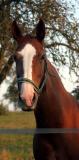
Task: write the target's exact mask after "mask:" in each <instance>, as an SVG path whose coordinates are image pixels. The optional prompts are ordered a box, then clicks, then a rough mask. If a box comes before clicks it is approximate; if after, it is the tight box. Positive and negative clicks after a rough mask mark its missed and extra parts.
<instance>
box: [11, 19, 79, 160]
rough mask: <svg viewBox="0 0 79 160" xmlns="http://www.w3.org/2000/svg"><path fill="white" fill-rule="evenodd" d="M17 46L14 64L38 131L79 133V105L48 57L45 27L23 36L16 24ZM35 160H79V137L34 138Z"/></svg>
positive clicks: (22, 97)
mask: <svg viewBox="0 0 79 160" xmlns="http://www.w3.org/2000/svg"><path fill="white" fill-rule="evenodd" d="M12 36H13V38H14V40H16V42H17V49H16V53H14V55H13V56H14V60H15V63H16V75H17V84H18V91H19V98H20V100H22V101H23V102H24V103H25V104H26V108H27V110H28V111H29V110H32V109H33V110H34V115H35V120H36V128H37V129H47V128H48V129H54V128H56V129H64V128H65V129H67V128H68V129H78V128H79V103H78V102H77V100H76V99H75V98H74V97H73V96H72V95H71V94H70V93H69V92H67V91H66V89H65V88H64V86H63V84H62V81H61V79H60V77H59V74H58V72H57V70H56V69H55V67H54V66H53V65H52V64H51V63H50V61H49V60H48V58H47V56H46V51H45V47H44V38H45V23H44V21H43V20H42V19H40V20H39V22H38V23H37V25H36V35H35V36H32V35H31V34H26V35H23V34H22V32H21V30H20V28H19V26H18V24H17V22H16V21H15V20H14V21H13V23H12ZM33 153H34V158H35V160H79V133H78V132H77V133H73V132H67V133H66V132H65V133H62V132H59V133H57V132H56V133H55V132H54V133H48V134H45V133H42V134H41V133H38V134H35V135H34V138H33Z"/></svg>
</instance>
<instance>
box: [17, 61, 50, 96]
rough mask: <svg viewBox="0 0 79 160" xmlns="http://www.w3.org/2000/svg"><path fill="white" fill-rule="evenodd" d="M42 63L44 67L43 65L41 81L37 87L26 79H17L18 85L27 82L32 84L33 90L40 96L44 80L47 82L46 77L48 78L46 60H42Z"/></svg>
mask: <svg viewBox="0 0 79 160" xmlns="http://www.w3.org/2000/svg"><path fill="white" fill-rule="evenodd" d="M44 62H45V65H44V75H43V77H42V80H41V83H40V85H39V87H37V86H36V84H35V83H34V82H33V81H32V80H30V79H28V78H23V77H20V78H17V82H18V83H25V82H28V83H30V84H32V85H33V86H34V90H35V91H36V92H37V93H38V94H40V93H41V92H42V90H43V88H44V86H45V83H46V80H47V76H48V69H47V62H46V59H44Z"/></svg>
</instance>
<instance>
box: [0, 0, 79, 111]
mask: <svg viewBox="0 0 79 160" xmlns="http://www.w3.org/2000/svg"><path fill="white" fill-rule="evenodd" d="M59 1H60V0H59ZM61 1H62V2H63V3H64V2H67V3H69V4H71V3H72V4H74V5H75V11H74V16H75V17H76V18H77V19H78V20H79V0H61ZM70 2H71V3H70ZM55 68H56V66H55ZM58 73H59V75H60V77H61V79H62V83H63V85H64V87H65V89H66V90H67V91H69V92H71V91H72V90H73V88H75V86H76V84H75V81H76V77H75V75H74V74H72V76H71V77H70V76H69V69H68V68H67V67H66V66H64V67H63V68H62V67H61V68H60V69H58ZM61 74H62V76H61ZM8 85H9V84H8ZM8 85H6V82H5V81H4V82H3V83H2V84H1V86H0V101H1V100H2V99H3V94H4V93H6V91H7V88H8ZM4 103H5V104H8V103H9V101H6V100H4ZM9 109H10V110H12V111H13V105H9Z"/></svg>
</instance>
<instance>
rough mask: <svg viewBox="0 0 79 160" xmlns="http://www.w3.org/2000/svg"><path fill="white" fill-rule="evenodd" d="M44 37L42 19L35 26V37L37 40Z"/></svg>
mask: <svg viewBox="0 0 79 160" xmlns="http://www.w3.org/2000/svg"><path fill="white" fill-rule="evenodd" d="M44 37H45V24H44V22H43V20H42V19H40V20H39V23H38V24H37V26H36V38H37V39H38V40H39V41H42V40H43V39H44Z"/></svg>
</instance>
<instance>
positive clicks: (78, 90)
mask: <svg viewBox="0 0 79 160" xmlns="http://www.w3.org/2000/svg"><path fill="white" fill-rule="evenodd" d="M72 94H73V95H74V96H75V98H76V99H77V100H78V101H79V86H77V87H76V88H75V89H74V90H73V91H72Z"/></svg>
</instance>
